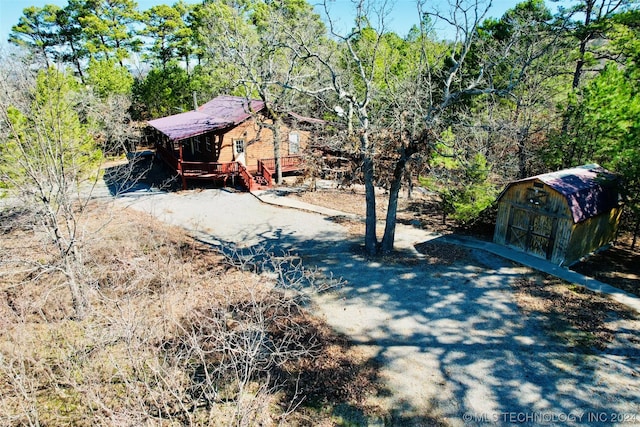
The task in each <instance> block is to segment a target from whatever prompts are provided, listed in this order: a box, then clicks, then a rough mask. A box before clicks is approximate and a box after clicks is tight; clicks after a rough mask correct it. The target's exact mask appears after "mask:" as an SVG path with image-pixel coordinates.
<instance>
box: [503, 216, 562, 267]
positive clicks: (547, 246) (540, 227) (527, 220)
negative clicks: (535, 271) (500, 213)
mask: <svg viewBox="0 0 640 427" xmlns="http://www.w3.org/2000/svg"><path fill="white" fill-rule="evenodd" d="M557 222H558V219H557V218H554V217H550V216H546V215H543V214H541V212H539V211H530V210H526V209H519V208H512V209H511V213H510V215H509V228H508V230H507V244H508V245H511V246H515V247H516V248H519V249H522V250H523V251H525V252H529V253H531V254H533V255H536V256H540V257H543V258H546V259H551V256H552V254H553V244H554V236H555V232H556V224H557Z"/></svg>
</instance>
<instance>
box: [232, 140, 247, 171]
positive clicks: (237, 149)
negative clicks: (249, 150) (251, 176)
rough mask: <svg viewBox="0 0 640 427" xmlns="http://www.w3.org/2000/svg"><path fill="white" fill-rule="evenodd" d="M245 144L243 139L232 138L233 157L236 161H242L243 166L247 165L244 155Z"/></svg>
mask: <svg viewBox="0 0 640 427" xmlns="http://www.w3.org/2000/svg"><path fill="white" fill-rule="evenodd" d="M245 150H246V147H245V144H244V139H234V140H233V158H234V159H235V160H236V162H238V163H242V165H243V166H247V161H246V156H245Z"/></svg>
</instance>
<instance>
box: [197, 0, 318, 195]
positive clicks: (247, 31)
mask: <svg viewBox="0 0 640 427" xmlns="http://www.w3.org/2000/svg"><path fill="white" fill-rule="evenodd" d="M201 13H202V15H203V16H204V17H205V18H204V19H203V25H202V27H201V29H200V32H201V34H202V38H203V40H204V41H205V44H206V47H207V54H208V58H209V60H210V62H211V63H212V64H213V66H215V67H220V66H221V64H226V65H227V66H228V67H229V68H231V69H233V70H234V72H233V73H232V76H230V77H231V78H232V79H233V80H235V82H234V85H235V86H236V87H238V88H239V92H241V93H240V95H243V96H246V97H247V98H251V97H256V96H257V97H258V98H260V99H261V100H262V101H264V103H265V109H266V117H264V118H262V117H260V116H256V118H257V119H258V123H259V125H260V126H261V127H262V128H266V129H269V130H270V131H271V133H272V134H273V141H274V157H275V169H276V170H275V175H276V182H277V183H280V182H281V181H282V168H281V161H280V157H281V143H282V139H283V135H282V134H281V128H282V126H283V119H284V118H285V117H286V116H287V114H288V113H289V112H290V111H292V110H293V109H294V108H295V107H294V106H295V105H296V104H297V103H298V101H299V100H296V99H295V97H296V95H298V94H297V92H294V91H291V90H290V87H291V86H294V85H297V84H298V82H299V81H301V80H302V79H305V78H307V77H308V76H309V75H312V74H313V70H311V69H310V68H309V66H308V65H307V64H306V63H305V61H303V60H301V59H300V58H296V57H295V55H294V52H293V51H292V50H290V49H287V48H286V47H287V46H288V45H289V41H288V40H287V34H288V31H296V32H297V33H298V34H304V40H305V43H317V41H318V38H319V37H322V36H323V28H322V25H321V23H320V21H319V18H318V16H317V15H316V14H314V13H313V12H312V8H311V6H310V5H308V4H306V3H299V4H289V5H279V6H277V7H276V6H275V5H271V4H260V5H253V8H252V6H251V4H249V5H248V6H247V5H240V4H236V5H235V6H229V5H226V4H224V3H208V4H206V5H205V6H204V9H203V10H202V11H201ZM291 29H292V30H291Z"/></svg>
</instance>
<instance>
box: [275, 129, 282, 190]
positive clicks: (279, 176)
mask: <svg viewBox="0 0 640 427" xmlns="http://www.w3.org/2000/svg"><path fill="white" fill-rule="evenodd" d="M273 157H274V158H275V160H274V164H275V168H276V184H278V185H279V184H282V164H281V160H280V120H274V123H273Z"/></svg>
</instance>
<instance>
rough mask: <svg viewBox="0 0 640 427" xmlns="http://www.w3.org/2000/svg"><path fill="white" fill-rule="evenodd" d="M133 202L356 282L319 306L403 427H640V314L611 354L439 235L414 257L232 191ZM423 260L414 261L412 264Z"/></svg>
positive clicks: (519, 272)
mask: <svg viewBox="0 0 640 427" xmlns="http://www.w3.org/2000/svg"><path fill="white" fill-rule="evenodd" d="M120 202H121V203H122V204H123V205H125V206H127V207H129V208H133V209H138V210H142V211H145V212H148V213H151V214H153V215H155V216H156V217H158V218H160V219H161V220H163V221H166V222H168V223H171V224H176V225H182V226H184V227H186V228H187V229H188V230H190V231H191V232H192V233H193V234H194V235H196V236H197V237H198V238H200V239H202V240H205V241H208V242H211V243H214V244H221V243H224V244H234V245H238V246H241V247H246V248H250V247H253V246H258V245H266V246H268V247H270V248H272V249H273V250H276V251H277V250H285V251H293V252H296V253H299V254H301V255H302V256H303V258H304V259H305V262H306V263H307V265H316V266H318V267H320V268H322V269H323V270H324V271H326V272H327V273H331V274H333V275H334V276H338V277H342V278H343V279H344V281H345V284H344V286H342V287H341V288H340V289H336V290H334V291H331V292H327V293H325V294H323V295H321V296H320V297H319V298H318V299H317V301H316V303H317V306H318V310H319V311H320V312H321V313H322V314H323V315H324V316H325V318H326V320H327V322H329V323H330V324H331V325H332V326H333V327H334V328H335V329H337V330H338V331H340V332H344V333H345V334H347V335H348V336H349V337H350V338H351V339H352V340H353V341H354V342H355V343H357V344H358V345H360V346H361V348H362V351H364V352H367V354H370V355H371V356H372V357H376V358H377V359H378V360H380V361H381V362H382V379H383V382H384V384H383V385H384V387H385V390H384V392H383V393H380V395H379V396H376V397H372V402H371V403H372V404H377V405H380V406H382V407H384V408H386V409H387V410H388V411H390V412H391V413H392V414H393V417H392V419H393V420H395V422H394V423H395V424H397V425H452V426H462V425H617V424H620V425H623V424H624V425H640V370H639V368H638V366H639V365H640V339H639V335H638V331H639V330H640V321H639V320H638V319H637V317H630V318H619V317H617V316H612V317H611V319H608V326H609V327H610V328H613V329H614V330H615V331H618V333H617V334H616V337H615V338H614V340H613V341H612V342H611V343H610V344H609V346H608V347H607V348H606V349H605V350H602V351H599V350H595V349H585V348H582V347H579V348H577V347H575V346H573V345H572V344H571V343H570V341H568V340H565V339H562V337H563V336H565V335H566V334H570V333H572V331H571V330H570V328H569V329H568V330H567V331H564V332H563V334H561V335H560V337H559V336H557V335H551V334H549V333H548V332H547V330H548V328H547V329H545V328H544V327H543V326H544V324H545V321H546V320H547V319H546V318H545V316H544V315H541V314H540V313H528V314H526V313H523V312H522V311H521V310H520V309H519V307H518V305H517V302H516V300H515V298H514V294H513V289H512V287H511V285H510V284H511V282H512V281H513V280H516V279H521V278H523V277H527V276H528V275H531V274H532V273H531V271H530V270H527V269H525V268H523V267H517V266H514V265H513V264H511V263H508V262H506V261H504V260H502V259H501V258H499V257H496V256H493V255H490V254H487V253H484V252H479V253H474V251H472V250H468V251H466V252H464V253H461V254H458V255H456V256H455V257H453V258H454V259H451V262H447V263H433V262H430V259H429V258H428V257H426V258H425V257H424V256H421V255H420V254H418V253H417V252H416V251H415V249H414V246H413V245H414V244H415V243H419V242H424V241H427V240H430V241H431V243H433V244H437V243H438V240H437V236H434V235H432V234H429V233H426V232H424V231H421V230H417V229H415V228H410V227H405V226H399V228H398V231H397V236H398V238H397V245H396V246H397V249H398V250H399V251H400V253H402V254H404V255H403V256H402V259H395V260H394V259H393V258H389V259H386V260H384V261H385V262H374V261H370V260H367V259H365V258H364V257H362V256H361V254H360V251H359V250H357V249H358V247H359V243H360V242H354V241H353V240H352V239H353V236H352V235H350V234H349V233H348V232H347V231H346V229H345V228H344V227H343V226H341V225H340V224H337V223H336V222H333V221H330V220H329V219H328V218H327V217H325V216H322V215H318V214H314V213H309V212H302V211H299V210H295V209H288V208H281V207H277V206H272V205H267V204H264V203H261V202H260V201H259V200H258V199H256V198H255V197H254V196H253V195H251V194H246V193H236V194H233V193H229V192H226V191H224V190H201V191H195V190H194V191H185V192H179V193H162V192H156V193H153V192H143V193H133V194H131V195H130V196H127V197H123V198H121V199H120ZM408 260H410V262H409V261H408Z"/></svg>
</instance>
